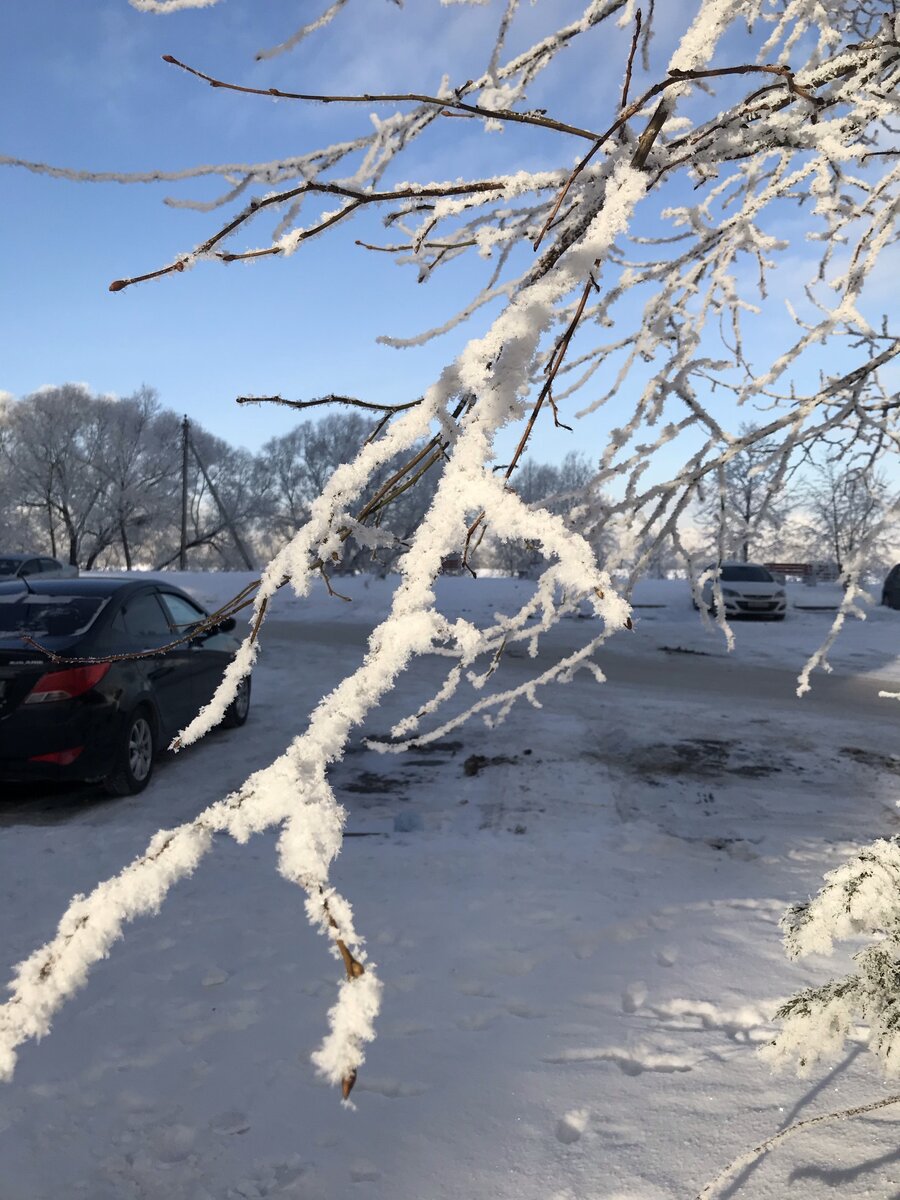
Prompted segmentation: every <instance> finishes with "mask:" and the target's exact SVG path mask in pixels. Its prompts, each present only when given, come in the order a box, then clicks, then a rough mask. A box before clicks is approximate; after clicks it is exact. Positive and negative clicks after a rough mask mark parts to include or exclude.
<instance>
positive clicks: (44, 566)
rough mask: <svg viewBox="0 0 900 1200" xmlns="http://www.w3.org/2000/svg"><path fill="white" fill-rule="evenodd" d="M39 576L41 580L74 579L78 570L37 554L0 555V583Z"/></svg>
mask: <svg viewBox="0 0 900 1200" xmlns="http://www.w3.org/2000/svg"><path fill="white" fill-rule="evenodd" d="M25 575H40V577H41V579H75V578H77V576H78V568H77V567H71V566H69V564H68V563H61V562H60V561H59V560H58V559H56V558H46V557H44V556H43V555H38V554H0V583H8V582H9V581H10V580H12V579H21V578H22V577H23V576H25Z"/></svg>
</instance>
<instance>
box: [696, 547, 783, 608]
mask: <svg viewBox="0 0 900 1200" xmlns="http://www.w3.org/2000/svg"><path fill="white" fill-rule="evenodd" d="M707 570H708V571H709V572H711V573H712V578H710V579H707V580H706V582H705V583H704V584H703V587H702V588H701V590H700V598H701V602H702V603H703V605H704V606H705V607H706V609H707V611H708V612H711V613H714V612H715V611H716V593H715V587H714V580H715V576H716V568H715V566H710V567H708V568H707ZM718 582H719V589H720V591H721V593H722V604H723V606H724V608H725V616H726V617H768V619H769V620H770V621H783V620H784V618H785V614H786V612H787V596H786V594H785V590H784V585H783V584H781V583H779V581H778V580H777V579H776V578H775V576H774V575H773V574H772V572H771V571H769V570H768V569H767V568H766V567H764V566H762V565H761V564H759V563H745V562H723V563H722V564H721V566H720V567H719V571H718Z"/></svg>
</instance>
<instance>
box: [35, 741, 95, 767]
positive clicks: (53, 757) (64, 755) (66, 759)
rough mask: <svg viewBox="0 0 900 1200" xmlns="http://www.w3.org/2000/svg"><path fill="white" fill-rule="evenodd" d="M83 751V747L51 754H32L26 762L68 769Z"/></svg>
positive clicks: (55, 751) (74, 747) (56, 751)
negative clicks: (54, 764) (52, 764)
mask: <svg viewBox="0 0 900 1200" xmlns="http://www.w3.org/2000/svg"><path fill="white" fill-rule="evenodd" d="M83 749H84V746H73V747H72V748H71V750H54V751H53V753H52V754H34V755H32V757H31V758H29V760H28V761H29V762H46V763H56V765H57V766H58V767H68V766H69V764H70V763H73V762H74V761H75V759H76V758H77V757H78V755H79V754H80V753H81V752H82V750H83Z"/></svg>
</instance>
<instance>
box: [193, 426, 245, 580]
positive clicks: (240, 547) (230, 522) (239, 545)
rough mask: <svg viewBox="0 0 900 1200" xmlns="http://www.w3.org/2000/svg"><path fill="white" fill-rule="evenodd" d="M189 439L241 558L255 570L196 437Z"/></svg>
mask: <svg viewBox="0 0 900 1200" xmlns="http://www.w3.org/2000/svg"><path fill="white" fill-rule="evenodd" d="M185 424H187V417H185ZM189 440H190V446H191V450H192V451H193V452H194V458H195V459H196V460H197V466H198V467H199V468H200V471H201V473H202V475H203V478H204V479H205V480H206V486H207V487H208V488H209V490H210V494H211V495H212V498H213V500H214V501H215V502H216V507H217V508H218V510H219V512H220V513H221V514H222V520H223V521H224V522H225V524H226V525H227V526H228V530H229V532H230V533H231V536H232V537H233V538H234V544H235V546H237V549H238V554H240V556H241V558H242V559H243V560H244V566H245V567H246V568H247V570H248V571H253V570H255V568H254V566H253V560H252V559H251V557H250V555H249V554H248V553H247V547H246V546H245V545H244V543H243V542H242V541H241V538H240V534H239V533H238V531H237V529H236V527H235V524H234V521H233V520H232V519H231V513H229V511H228V509H227V508H226V507H225V505H224V504H223V503H222V500H221V497H220V496H219V493H218V492H217V491H216V487H215V484H214V483H213V481H212V480H211V479H210V477H209V475H207V473H206V467H204V465H203V459H202V458H201V457H200V455H199V453H198V451H197V447H196V446H195V445H194V439H193V438H190V439H189Z"/></svg>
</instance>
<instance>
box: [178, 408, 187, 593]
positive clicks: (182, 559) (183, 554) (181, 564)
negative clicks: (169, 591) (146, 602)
mask: <svg viewBox="0 0 900 1200" xmlns="http://www.w3.org/2000/svg"><path fill="white" fill-rule="evenodd" d="M189 430H190V422H189V421H188V419H187V416H185V418H184V420H183V421H182V422H181V546H180V549H179V551H178V570H179V571H186V570H187V511H188V439H189V436H190V435H189V432H188V431H189Z"/></svg>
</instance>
